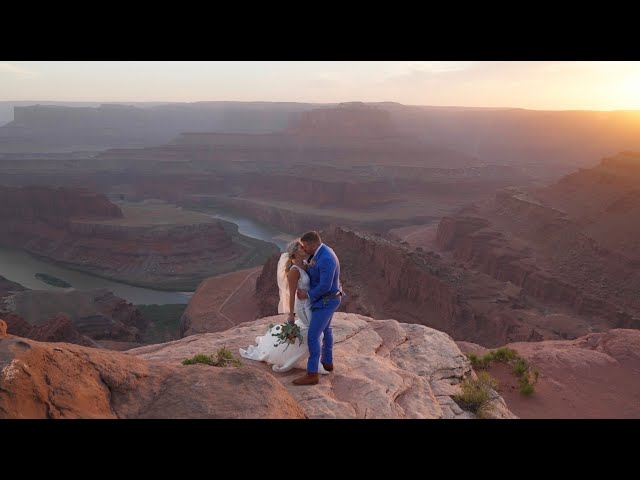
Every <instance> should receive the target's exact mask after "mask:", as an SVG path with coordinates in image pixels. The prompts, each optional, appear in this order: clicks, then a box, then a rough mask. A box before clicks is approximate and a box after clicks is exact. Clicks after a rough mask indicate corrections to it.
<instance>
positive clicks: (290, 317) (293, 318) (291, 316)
mask: <svg viewBox="0 0 640 480" xmlns="http://www.w3.org/2000/svg"><path fill="white" fill-rule="evenodd" d="M295 321H296V315H295V313H290V314H289V315H287V322H289V323H293V322H295Z"/></svg>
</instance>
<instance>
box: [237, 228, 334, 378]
mask: <svg viewBox="0 0 640 480" xmlns="http://www.w3.org/2000/svg"><path fill="white" fill-rule="evenodd" d="M306 257H307V254H306V253H305V251H304V250H303V249H302V245H301V244H300V242H299V241H298V240H294V241H293V242H291V243H289V245H287V250H286V251H285V252H284V253H283V254H282V255H281V256H280V260H279V261H278V268H277V280H278V288H279V290H280V302H279V303H278V313H286V314H287V321H288V322H294V319H295V316H296V315H297V317H298V318H297V319H295V324H296V325H298V327H300V333H301V334H302V345H300V341H299V340H296V342H295V343H293V344H288V343H281V344H279V345H277V346H276V345H275V344H276V342H277V340H278V339H277V338H276V337H274V336H273V334H275V333H277V331H276V328H278V327H279V326H278V325H274V326H273V327H272V328H271V329H269V330H268V331H267V333H266V334H265V335H264V336H261V337H256V345H250V346H249V347H248V348H247V349H246V350H245V349H243V348H241V349H240V355H241V356H242V357H244V358H248V359H250V360H259V361H262V362H267V363H270V364H272V367H271V368H272V369H273V371H274V372H278V373H281V372H286V371H288V370H291V369H292V368H294V367H295V368H302V369H306V368H307V365H306V362H307V357H308V356H309V347H308V346H307V333H308V331H309V323H310V322H311V301H310V300H309V298H306V299H304V300H300V299H298V298H297V296H296V289H298V288H300V289H302V290H307V291H308V290H309V287H310V285H309V284H310V281H309V275H307V272H306V267H305V266H304V264H303V260H304V259H305V258H306ZM318 373H320V374H323V375H325V374H328V373H329V372H328V371H326V370H325V369H324V367H323V366H322V364H319V365H318Z"/></svg>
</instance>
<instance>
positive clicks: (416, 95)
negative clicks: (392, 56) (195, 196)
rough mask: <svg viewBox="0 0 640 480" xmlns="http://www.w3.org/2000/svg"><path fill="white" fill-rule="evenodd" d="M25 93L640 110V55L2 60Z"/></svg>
mask: <svg viewBox="0 0 640 480" xmlns="http://www.w3.org/2000/svg"><path fill="white" fill-rule="evenodd" d="M24 100H29V101H31V100H33V101H38V100H40V101H98V102H107V101H108V102H127V101H131V102H133V101H136V102H140V101H154V102H163V101H168V102H196V101H207V100H228V101H281V102H316V103H333V102H344V101H368V102H379V101H394V102H399V103H403V104H406V105H448V106H469V107H511V108H528V109H538V110H640V62H622V61H615V62H530V61H527V62H507V61H499V62H495V61H491V62H480V61H473V62H459V61H451V62H442V61H437V62H432V61H413V62H406V61H398V62H370V61H367V62H312V61H304V62H192V61H189V62H186V61H185V62H179V61H171V62H169V61H167V62H53V61H49V62H20V61H0V101H24Z"/></svg>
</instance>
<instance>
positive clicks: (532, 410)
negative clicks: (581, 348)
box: [489, 363, 640, 418]
mask: <svg viewBox="0 0 640 480" xmlns="http://www.w3.org/2000/svg"><path fill="white" fill-rule="evenodd" d="M539 370H540V378H539V380H538V383H537V384H536V385H535V391H534V392H533V394H531V395H530V396H528V397H526V396H524V395H522V394H521V393H520V391H519V390H518V382H517V380H516V377H515V375H513V374H512V373H511V370H510V368H509V367H507V366H506V365H504V364H500V363H494V364H493V365H492V366H491V368H490V369H489V373H490V374H491V376H492V377H494V378H495V379H497V380H498V382H499V387H498V392H499V393H500V395H502V397H503V398H504V400H505V402H507V405H508V407H509V409H510V410H511V411H512V412H513V413H515V414H516V415H517V416H518V417H520V418H640V382H639V381H638V378H639V377H640V370H637V369H635V368H633V367H630V366H622V365H621V366H616V367H591V368H589V369H588V371H570V370H565V369H559V368H550V367H548V366H540V368H539Z"/></svg>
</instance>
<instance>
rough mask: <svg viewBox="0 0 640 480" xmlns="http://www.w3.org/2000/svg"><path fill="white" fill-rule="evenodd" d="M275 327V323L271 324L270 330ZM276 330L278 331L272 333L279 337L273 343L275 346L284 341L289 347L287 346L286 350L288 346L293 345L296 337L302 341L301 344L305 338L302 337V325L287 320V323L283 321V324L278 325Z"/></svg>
mask: <svg viewBox="0 0 640 480" xmlns="http://www.w3.org/2000/svg"><path fill="white" fill-rule="evenodd" d="M273 327H274V325H273V324H272V325H269V330H271V329H272V328H273ZM275 331H276V333H272V334H271V335H273V336H274V337H276V338H277V341H276V343H274V344H273V346H274V347H277V346H278V345H282V344H283V343H286V344H287V347H286V348H285V350H286V349H287V348H289V345H291V344H292V343H296V338H297V339H298V340H299V341H300V345H302V342H303V340H304V338H302V333H301V332H300V327H299V326H298V325H296V324H295V323H289V322H287V323H283V324H282V325H276V326H275Z"/></svg>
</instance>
